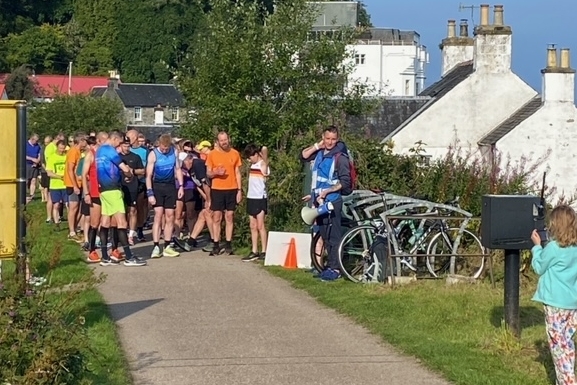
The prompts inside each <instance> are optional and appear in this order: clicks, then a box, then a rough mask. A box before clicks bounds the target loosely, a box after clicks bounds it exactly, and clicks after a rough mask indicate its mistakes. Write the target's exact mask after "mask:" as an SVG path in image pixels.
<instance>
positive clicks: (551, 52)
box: [547, 44, 557, 68]
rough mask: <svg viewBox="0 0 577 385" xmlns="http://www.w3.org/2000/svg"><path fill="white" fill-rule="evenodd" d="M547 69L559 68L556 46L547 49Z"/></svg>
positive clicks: (552, 45)
mask: <svg viewBox="0 0 577 385" xmlns="http://www.w3.org/2000/svg"><path fill="white" fill-rule="evenodd" d="M547 68H557V48H555V44H551V45H550V46H549V47H547Z"/></svg>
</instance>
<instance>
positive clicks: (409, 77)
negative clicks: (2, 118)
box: [348, 40, 427, 96]
mask: <svg viewBox="0 0 577 385" xmlns="http://www.w3.org/2000/svg"><path fill="white" fill-rule="evenodd" d="M348 49H349V52H351V53H352V54H353V55H365V62H364V64H355V61H354V59H353V63H352V64H353V65H354V67H353V70H352V72H351V74H350V75H349V77H348V81H349V84H355V83H363V84H367V85H368V86H370V87H371V92H369V93H368V95H370V96H376V95H388V96H415V95H417V94H418V93H419V92H421V91H422V90H423V86H424V81H425V61H426V55H427V53H426V50H425V47H423V46H421V45H419V44H406V45H390V44H389V45H387V44H383V43H382V42H380V41H379V40H367V41H365V43H364V44H356V45H351V46H349V47H348Z"/></svg>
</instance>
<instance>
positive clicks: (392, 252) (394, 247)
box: [381, 202, 495, 287]
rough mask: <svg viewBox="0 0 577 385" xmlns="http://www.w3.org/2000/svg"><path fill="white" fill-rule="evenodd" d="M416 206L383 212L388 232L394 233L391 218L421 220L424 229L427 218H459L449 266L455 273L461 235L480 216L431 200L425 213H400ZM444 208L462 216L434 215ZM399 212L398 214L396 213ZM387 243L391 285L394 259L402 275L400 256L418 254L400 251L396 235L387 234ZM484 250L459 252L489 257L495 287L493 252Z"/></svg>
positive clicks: (426, 206) (420, 224) (393, 283)
mask: <svg viewBox="0 0 577 385" xmlns="http://www.w3.org/2000/svg"><path fill="white" fill-rule="evenodd" d="M416 207H419V206H415V204H410V205H405V206H399V207H396V208H394V209H391V210H388V211H389V212H392V213H391V214H387V213H386V212H385V213H382V214H381V217H382V218H383V221H384V223H385V228H386V232H387V233H388V234H394V229H393V228H392V227H391V222H390V221H391V220H394V219H400V220H406V219H409V220H418V221H420V223H419V226H418V228H419V229H423V228H424V224H425V222H426V221H427V220H459V221H461V225H460V226H459V227H458V234H457V237H456V238H455V239H454V241H453V245H452V249H451V254H452V256H451V259H450V266H449V273H450V274H455V255H457V250H458V247H459V245H460V242H461V237H462V235H463V231H464V230H465V229H466V228H467V225H468V224H469V222H470V221H471V220H480V218H474V217H473V215H472V214H471V213H469V212H467V211H465V210H462V209H459V208H457V207H454V206H450V205H441V204H432V203H431V202H429V204H428V205H425V206H420V207H421V208H422V207H425V208H426V209H427V211H426V212H425V213H421V214H420V215H419V214H416V215H399V212H402V211H403V209H404V210H408V209H414V208H416ZM439 208H440V209H444V210H450V211H454V212H457V213H460V214H463V215H462V216H455V215H453V216H443V215H433V213H435V212H436V211H440V210H438V209H439ZM394 214H397V215H394ZM386 238H387V244H388V248H389V252H388V256H387V259H388V264H389V269H390V271H391V286H394V285H395V276H394V275H393V274H392V272H393V259H395V261H396V265H397V276H398V277H400V276H401V270H402V269H401V261H400V258H402V257H409V258H415V257H416V256H415V255H414V254H407V253H402V252H401V251H400V247H399V245H398V242H397V237H396V236H392V237H391V236H387V237H386ZM483 250H484V251H485V252H484V253H482V254H459V256H460V257H479V256H482V257H484V258H487V262H488V263H489V275H490V279H491V284H492V285H493V287H494V286H495V278H494V275H493V257H492V256H491V253H489V252H487V249H485V248H483ZM418 256H419V257H441V256H446V254H419V255H418Z"/></svg>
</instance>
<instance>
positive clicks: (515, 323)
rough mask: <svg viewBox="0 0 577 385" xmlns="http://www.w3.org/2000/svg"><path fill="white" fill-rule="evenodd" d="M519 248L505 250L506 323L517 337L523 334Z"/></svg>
mask: <svg viewBox="0 0 577 385" xmlns="http://www.w3.org/2000/svg"><path fill="white" fill-rule="evenodd" d="M520 268H521V256H520V253H519V250H505V299H504V305H505V310H504V312H505V324H506V325H507V327H508V328H509V330H510V331H511V333H513V335H514V336H515V337H517V338H519V337H520V336H521V327H520V321H519V270H520Z"/></svg>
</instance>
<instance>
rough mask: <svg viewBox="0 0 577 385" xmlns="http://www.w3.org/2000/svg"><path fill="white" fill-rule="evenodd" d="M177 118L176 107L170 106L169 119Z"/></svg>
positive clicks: (175, 119) (174, 119)
mask: <svg viewBox="0 0 577 385" xmlns="http://www.w3.org/2000/svg"><path fill="white" fill-rule="evenodd" d="M178 118H179V111H178V107H171V108H170V119H171V120H172V121H177V120H178Z"/></svg>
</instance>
